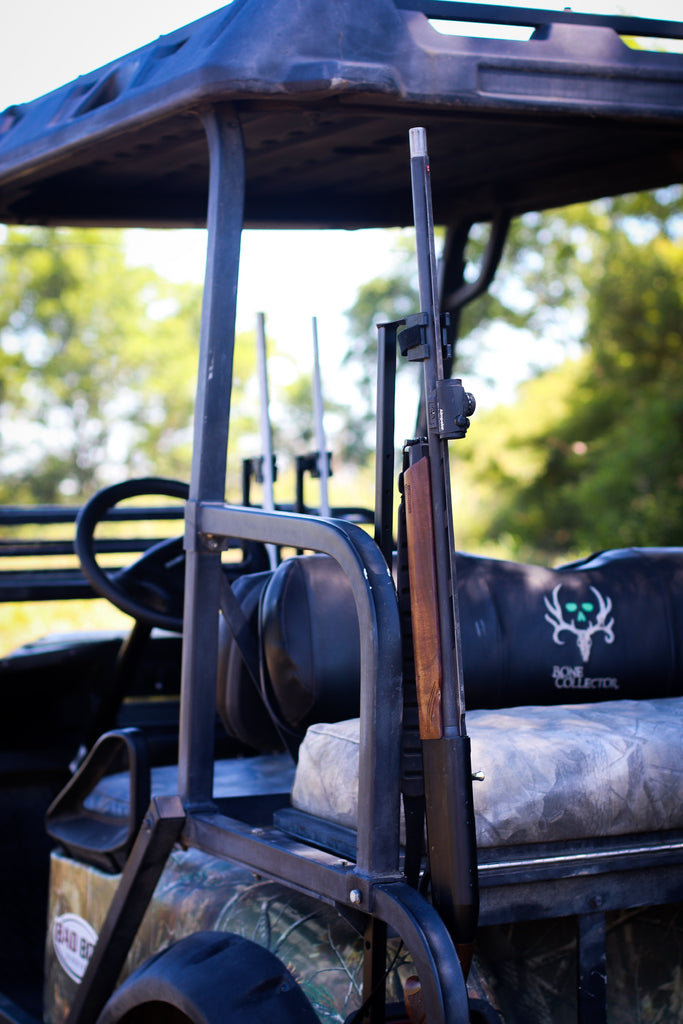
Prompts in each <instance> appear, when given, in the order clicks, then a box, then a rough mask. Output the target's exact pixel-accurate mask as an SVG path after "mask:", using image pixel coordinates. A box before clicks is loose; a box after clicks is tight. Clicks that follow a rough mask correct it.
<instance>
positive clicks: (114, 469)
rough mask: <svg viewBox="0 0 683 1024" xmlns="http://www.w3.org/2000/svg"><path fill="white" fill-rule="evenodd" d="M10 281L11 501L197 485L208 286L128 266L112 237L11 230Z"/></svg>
mask: <svg viewBox="0 0 683 1024" xmlns="http://www.w3.org/2000/svg"><path fill="white" fill-rule="evenodd" d="M0 272H1V274H2V281H3V284H2V289H1V290H0V441H1V444H2V447H1V449H0V466H1V467H2V477H1V480H0V499H2V500H3V501H6V502H19V501H45V502H51V501H60V500H64V499H73V498H74V497H78V498H82V497H84V496H86V495H87V494H89V493H90V492H92V491H93V490H94V489H95V488H96V487H97V486H99V485H101V484H102V483H105V482H109V481H110V480H111V479H112V478H113V477H118V476H120V475H121V474H122V473H123V472H126V473H129V474H131V475H140V474H142V473H146V472H149V471H150V470H152V469H153V470H154V471H155V472H157V473H161V474H165V475H169V476H184V477H186V476H187V475H188V472H189V459H190V441H191V427H192V408H193V401H194V391H195V377H196V353H197V345H198V337H199V322H200V314H201V289H200V288H199V287H198V286H194V285H180V286H178V285H173V286H171V285H170V284H169V283H168V282H167V281H165V280H164V279H162V278H161V277H159V276H158V275H157V274H155V273H154V272H153V271H152V270H151V269H148V268H143V267H132V266H129V265H127V263H126V258H125V248H124V238H123V236H122V234H121V233H119V232H115V231H105V230H91V229H87V230H86V229H60V230H55V229H48V228H33V229H10V230H8V231H7V233H6V235H5V238H4V242H3V244H2V245H0Z"/></svg>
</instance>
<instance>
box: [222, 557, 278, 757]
mask: <svg viewBox="0 0 683 1024" xmlns="http://www.w3.org/2000/svg"><path fill="white" fill-rule="evenodd" d="M271 576H272V573H271V572H259V573H254V574H253V575H248V576H240V577H239V578H238V579H236V580H235V582H234V583H233V584H232V591H233V594H234V595H235V597H236V598H237V601H238V602H239V604H240V606H241V608H242V614H243V615H244V618H245V619H246V622H247V625H248V626H249V628H251V630H252V631H253V634H254V636H257V634H258V613H259V601H260V599H261V594H262V593H263V590H264V588H265V586H266V584H267V583H268V581H269V580H270V577H271ZM216 704H217V708H218V714H219V716H220V718H221V720H222V722H223V725H224V726H225V729H226V732H227V733H228V735H229V736H232V737H233V738H234V739H238V740H240V741H241V742H242V743H246V745H247V746H248V747H253V748H254V749H255V750H260V751H264V752H265V751H275V750H281V749H282V741H281V739H280V736H279V734H278V731H277V729H276V727H275V725H274V723H273V721H272V719H271V716H270V715H269V713H268V710H267V708H266V706H265V703H264V701H263V699H262V697H261V695H260V692H259V689H258V688H257V685H256V682H255V681H254V680H253V679H252V677H251V675H250V673H249V671H248V669H247V666H246V665H245V663H244V660H243V658H242V655H241V653H240V650H239V647H238V645H237V644H236V642H235V640H234V637H233V635H232V631H231V630H230V627H229V626H228V624H227V623H226V621H225V619H224V618H223V616H222V615H221V618H220V623H219V634H218V683H217V687H216Z"/></svg>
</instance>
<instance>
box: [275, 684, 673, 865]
mask: <svg viewBox="0 0 683 1024" xmlns="http://www.w3.org/2000/svg"><path fill="white" fill-rule="evenodd" d="M467 730H468V733H469V735H470V738H471V743H472V768H473V770H475V771H476V770H479V769H481V770H483V771H484V773H485V779H484V781H483V782H474V783H473V787H474V806H475V813H476V822H477V843H478V845H479V847H482V848H483V847H496V846H503V845H505V846H509V845H515V844H525V843H536V842H555V841H563V840H572V839H583V838H591V837H600V836H614V835H626V834H632V833H640V832H654V831H658V830H669V829H677V828H683V698H681V697H670V698H660V699H656V700H616V701H605V702H601V703H592V704H575V705H555V706H531V707H518V708H506V709H502V710H475V711H470V712H468V714H467ZM358 753H359V722H358V719H351V720H349V721H345V722H336V723H333V724H324V723H322V724H317V725H313V726H311V727H310V728H309V729H308V731H307V733H306V737H305V739H304V742H303V744H302V746H301V748H300V751H299V762H298V766H297V770H296V775H295V779H294V786H293V790H292V805H293V806H294V807H295V808H297V809H298V810H301V811H304V812H306V813H308V814H311V815H314V816H316V817H320V818H323V819H325V820H327V821H331V822H333V823H335V824H337V825H342V826H345V827H347V828H355V823H356V817H357V809H358Z"/></svg>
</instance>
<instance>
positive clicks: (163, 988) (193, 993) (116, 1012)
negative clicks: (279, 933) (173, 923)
mask: <svg viewBox="0 0 683 1024" xmlns="http://www.w3.org/2000/svg"><path fill="white" fill-rule="evenodd" d="M258 1021H267V1022H268V1024H320V1021H319V1019H318V1017H317V1015H316V1014H315V1012H314V1010H313V1007H312V1006H311V1004H310V1003H309V1001H308V999H307V998H306V996H305V995H304V993H303V992H302V991H301V989H300V988H299V986H298V985H297V983H296V981H295V980H294V978H293V977H292V975H291V974H290V973H289V971H288V970H287V968H286V967H285V965H284V964H283V963H282V962H281V961H280V960H278V958H277V957H276V956H274V954H273V953H269V952H268V950H266V949H263V947H262V946H258V945H257V944H256V943H255V942H251V941H250V940H249V939H244V938H242V937H241V936H239V935H232V934H226V933H223V932H197V933H196V934H195V935H190V936H189V937H188V938H186V939H181V940H180V942H177V943H176V944H175V945H173V946H170V947H169V948H168V949H165V950H163V952H161V953H158V954H157V955H156V956H155V957H152V959H151V960H148V961H147V963H145V964H143V965H142V966H141V967H139V968H138V969H137V970H136V971H134V972H133V974H131V975H130V977H129V978H127V979H126V981H125V982H124V983H123V985H121V987H120V988H119V989H117V991H116V992H115V993H114V995H113V996H112V997H111V999H110V1000H109V1002H108V1003H107V1005H106V1006H105V1008H104V1010H103V1011H102V1013H101V1014H100V1016H99V1018H98V1020H97V1024H256V1022H258Z"/></svg>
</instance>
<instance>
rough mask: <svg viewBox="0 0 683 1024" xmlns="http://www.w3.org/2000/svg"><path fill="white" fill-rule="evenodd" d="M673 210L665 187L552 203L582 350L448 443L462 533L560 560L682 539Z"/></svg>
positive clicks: (679, 317)
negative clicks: (455, 463)
mask: <svg viewBox="0 0 683 1024" xmlns="http://www.w3.org/2000/svg"><path fill="white" fill-rule="evenodd" d="M682 212H683V203H682V201H681V195H680V192H675V191H672V190H667V191H666V192H663V193H656V194H654V195H647V194H642V195H639V196H630V197H623V198H621V199H618V200H613V201H611V202H605V201H602V202H600V203H594V204H591V205H590V206H587V207H580V208H576V209H573V210H570V211H566V212H563V213H559V214H556V215H554V217H555V218H564V219H565V221H566V231H565V235H566V237H567V238H569V239H570V240H571V239H572V238H573V253H570V257H571V258H570V259H569V271H570V275H571V277H572V279H574V280H575V282H576V291H575V293H574V296H573V297H572V299H571V301H567V300H565V307H564V308H565V309H567V310H568V312H571V311H572V308H573V307H574V308H576V309H577V311H578V310H580V305H581V302H583V301H584V300H585V329H584V331H583V336H582V343H583V348H584V354H583V356H582V357H581V358H580V359H578V360H568V361H566V362H565V363H564V364H563V365H561V366H559V367H558V368H557V369H554V370H552V371H549V372H545V373H542V374H539V375H538V376H537V377H536V378H535V379H533V380H532V381H530V382H529V383H528V384H526V385H525V386H524V387H523V388H522V389H521V392H520V397H519V400H518V402H516V403H515V405H514V406H510V407H507V408H501V409H497V410H494V411H493V412H491V413H490V414H489V415H487V416H483V417H481V419H480V420H478V421H477V422H476V426H475V427H473V429H472V432H471V441H470V443H469V444H468V446H467V448H466V449H463V452H459V453H458V454H460V455H461V456H463V461H462V464H461V466H460V467H459V471H460V473H461V481H462V483H461V486H462V488H463V490H464V491H466V493H467V495H468V499H469V500H470V502H471V504H470V509H471V511H470V515H469V516H466V519H467V523H468V526H467V542H468V544H469V545H470V546H474V547H477V546H482V545H483V546H485V545H491V544H493V545H504V546H506V547H507V549H508V551H511V552H512V553H514V554H515V555H517V556H519V557H526V558H540V559H543V560H545V559H551V560H561V559H562V558H563V557H567V556H572V555H575V554H585V553H587V552H589V551H591V550H599V549H603V548H610V547H623V546H628V545H675V544H680V543H681V530H682V526H683V297H682V295H681V290H680V283H679V282H680V280H681V275H682V273H683V250H682V248H681V244H680V240H679V234H678V232H679V230H680V219H681V213H682ZM557 237H558V238H559V237H561V236H560V235H559V234H558V236H557ZM547 255H549V256H550V258H551V261H552V259H553V255H554V253H553V250H552V247H551V250H550V252H549V253H547ZM551 265H552V262H551ZM471 496H473V498H472V497H471Z"/></svg>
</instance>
